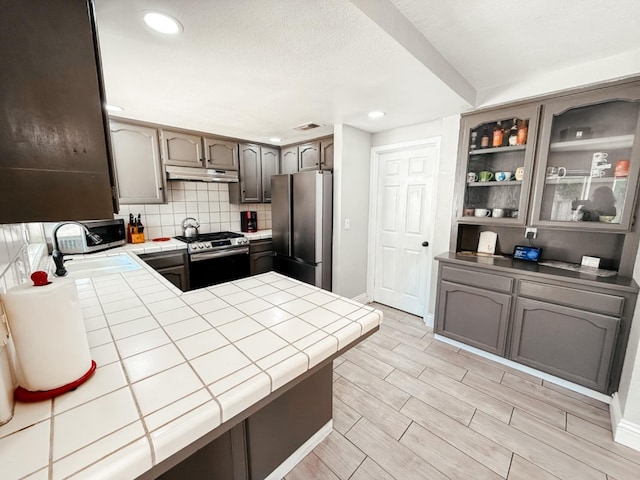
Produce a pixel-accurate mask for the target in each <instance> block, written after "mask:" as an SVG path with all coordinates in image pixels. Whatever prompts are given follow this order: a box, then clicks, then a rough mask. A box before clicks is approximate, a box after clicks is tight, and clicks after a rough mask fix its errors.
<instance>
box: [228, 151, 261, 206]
mask: <svg viewBox="0 0 640 480" xmlns="http://www.w3.org/2000/svg"><path fill="white" fill-rule="evenodd" d="M260 161H261V159H260V147H259V146H258V145H249V144H241V145H240V185H239V186H240V202H241V203H260V202H262V176H261V171H262V168H261V163H260ZM231 186H234V187H235V185H230V187H231Z"/></svg>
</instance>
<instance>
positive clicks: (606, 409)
mask: <svg viewBox="0 0 640 480" xmlns="http://www.w3.org/2000/svg"><path fill="white" fill-rule="evenodd" d="M546 383H551V382H548V381H547V380H544V379H543V380H542V385H541V387H544V388H546V389H547V390H551V391H552V392H555V393H558V394H560V395H562V396H563V397H567V398H570V399H573V400H575V401H577V402H581V403H584V404H585V405H588V406H590V407H593V408H597V409H598V410H602V411H604V412H607V413H609V405H607V404H606V403H603V405H604V407H606V408H601V407H600V406H598V405H594V404H592V403H589V402H588V401H587V402H585V401H583V400H581V399H579V398H574V397H572V396H570V395H567V394H566V393H564V392H561V391H558V390H554V389H553V388H549V387H548V386H547V385H546ZM551 384H552V385H555V384H553V383H551ZM555 386H557V387H561V386H560V385H555ZM561 388H562V387H561ZM572 393H575V394H578V395H581V396H583V397H585V398H588V399H590V400H595V399H593V398H590V397H586V396H585V395H582V394H579V393H578V392H572ZM596 401H598V400H596Z"/></svg>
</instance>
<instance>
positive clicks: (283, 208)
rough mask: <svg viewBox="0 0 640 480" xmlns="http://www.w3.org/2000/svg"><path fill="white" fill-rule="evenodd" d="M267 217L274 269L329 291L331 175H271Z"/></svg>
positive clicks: (321, 173) (319, 173)
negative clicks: (271, 238)
mask: <svg viewBox="0 0 640 480" xmlns="http://www.w3.org/2000/svg"><path fill="white" fill-rule="evenodd" d="M271 218H272V222H271V223H272V235H273V251H274V258H273V268H274V270H275V271H276V272H279V273H282V274H284V275H288V276H290V277H293V278H296V279H298V280H300V281H302V282H306V283H309V284H311V285H315V286H317V287H320V288H324V289H325V290H331V248H332V236H333V175H332V174H331V172H325V171H309V172H299V173H294V174H286V175H274V176H272V177H271Z"/></svg>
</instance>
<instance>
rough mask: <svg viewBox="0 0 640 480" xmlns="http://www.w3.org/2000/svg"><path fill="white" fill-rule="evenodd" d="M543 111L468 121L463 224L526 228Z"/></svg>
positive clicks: (464, 132) (460, 215)
mask: <svg viewBox="0 0 640 480" xmlns="http://www.w3.org/2000/svg"><path fill="white" fill-rule="evenodd" d="M537 125H538V107H537V106H533V107H524V108H512V109H504V110H500V111H493V112H488V113H480V114H476V115H470V116H468V117H465V118H464V120H463V123H462V132H461V148H460V149H459V152H461V153H460V155H462V157H463V158H460V159H459V165H462V166H463V168H462V170H463V171H462V172H460V173H459V178H458V181H459V182H460V183H461V184H463V185H464V187H463V188H461V189H460V190H458V191H464V198H462V199H459V205H457V207H456V209H457V217H458V221H460V222H462V223H479V224H482V223H489V224H491V223H504V224H516V225H523V224H524V223H525V222H526V218H527V212H526V208H527V202H528V198H529V188H530V185H531V178H532V165H533V152H534V147H535V145H534V144H535V139H536V133H537V132H536V130H537Z"/></svg>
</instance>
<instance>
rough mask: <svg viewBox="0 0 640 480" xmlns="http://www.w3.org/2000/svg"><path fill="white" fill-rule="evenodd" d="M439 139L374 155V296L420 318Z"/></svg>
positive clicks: (424, 298)
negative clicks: (375, 167) (376, 173)
mask: <svg viewBox="0 0 640 480" xmlns="http://www.w3.org/2000/svg"><path fill="white" fill-rule="evenodd" d="M438 159H439V146H438V143H437V142H436V143H432V144H428V145H421V146H417V147H416V146H414V147H407V148H403V149H398V150H393V151H389V152H383V153H380V154H379V157H378V161H379V163H378V183H377V191H376V195H375V199H376V212H377V214H376V224H375V227H374V230H375V240H376V243H375V245H376V246H375V260H374V265H375V266H374V297H375V298H374V300H375V301H376V302H380V303H383V304H385V305H389V306H390V307H393V308H397V309H399V310H403V311H406V312H409V313H412V314H414V315H418V316H423V315H424V314H425V308H426V304H427V300H428V299H427V295H428V292H429V281H430V278H431V265H432V257H433V254H432V252H431V251H430V249H429V247H428V246H427V247H425V246H423V245H422V244H423V242H430V241H431V239H432V234H433V228H434V225H433V222H434V218H435V216H434V212H433V207H434V205H435V198H434V187H435V186H434V175H435V171H436V165H437V163H438Z"/></svg>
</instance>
